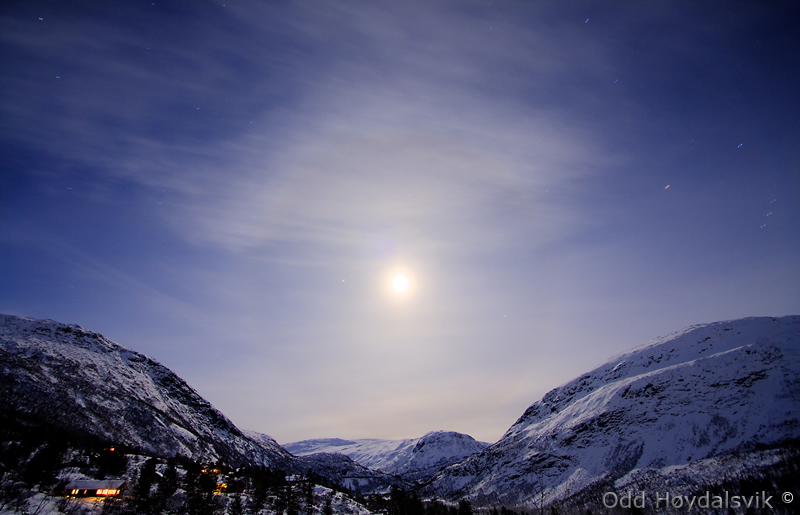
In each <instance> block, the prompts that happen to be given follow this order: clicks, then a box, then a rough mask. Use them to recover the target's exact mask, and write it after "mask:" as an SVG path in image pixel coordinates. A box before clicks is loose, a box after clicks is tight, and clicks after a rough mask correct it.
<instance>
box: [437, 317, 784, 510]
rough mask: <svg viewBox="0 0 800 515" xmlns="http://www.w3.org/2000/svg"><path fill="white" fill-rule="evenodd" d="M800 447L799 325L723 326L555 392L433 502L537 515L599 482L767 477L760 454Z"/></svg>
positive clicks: (693, 332)
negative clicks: (522, 509) (506, 507)
mask: <svg viewBox="0 0 800 515" xmlns="http://www.w3.org/2000/svg"><path fill="white" fill-rule="evenodd" d="M798 438H800V317H799V316H790V317H783V318H748V319H742V320H734V321H728V322H718V323H713V324H707V325H698V326H693V327H690V328H688V329H685V330H683V331H680V332H678V333H675V334H671V335H668V336H664V337H661V338H658V339H656V340H654V341H652V342H650V343H648V344H646V345H644V346H642V347H639V348H636V349H634V350H632V351H629V352H626V353H624V354H621V355H618V356H615V357H613V358H611V359H610V360H609V361H608V362H607V363H605V364H604V365H602V366H600V367H598V368H596V369H595V370H593V371H591V372H589V373H587V374H585V375H583V376H581V377H579V378H577V379H575V380H573V381H571V382H569V383H567V384H565V385H563V386H561V387H559V388H556V389H555V390H552V391H551V392H549V393H547V394H546V395H545V396H544V397H543V398H542V400H540V401H538V402H536V403H535V404H533V405H532V406H530V407H529V408H528V409H527V410H526V411H525V413H524V414H523V415H522V416H521V417H520V418H519V420H517V422H516V423H515V424H514V425H513V426H511V428H510V429H509V430H508V431H507V432H506V434H505V435H504V436H503V438H501V439H500V441H498V442H497V443H496V444H494V445H492V446H491V447H489V448H487V449H485V450H484V451H483V452H481V453H478V454H476V455H473V456H471V457H469V458H467V459H466V460H464V461H463V462H461V463H459V464H456V465H453V466H451V467H449V468H448V469H446V470H444V471H442V472H441V473H440V474H438V475H437V476H436V477H435V478H434V479H433V481H432V482H431V483H430V484H429V486H428V489H427V491H428V493H429V494H432V495H442V496H450V497H453V498H455V497H460V496H465V497H467V498H470V499H472V500H473V501H474V502H477V503H498V502H503V503H507V504H527V505H533V504H534V503H535V502H536V500H537V499H540V498H544V499H546V500H547V501H552V500H557V499H559V498H564V497H567V496H569V495H571V494H574V493H576V492H580V491H582V490H584V489H586V488H588V487H590V486H591V485H593V484H597V483H598V482H600V481H606V482H608V481H612V482H616V484H617V485H618V486H620V485H625V484H629V483H631V482H632V481H633V480H634V479H637V478H638V479H641V478H643V477H646V478H648V479H647V480H648V481H649V482H650V484H665V483H666V482H668V481H671V480H675V481H677V478H683V479H682V481H684V483H686V482H691V481H695V482H696V481H697V479H698V478H697V477H695V478H694V479H687V478H691V477H692V474H699V475H700V476H701V479H702V480H703V481H705V482H706V483H708V482H712V483H713V481H715V480H717V479H719V477H716V476H715V475H719V474H722V473H723V472H725V473H730V472H731V471H732V470H736V469H737V467H738V468H739V469H741V468H742V467H745V466H746V467H750V468H751V469H755V468H758V467H759V466H761V465H764V466H766V465H767V461H769V460H772V459H774V456H773V455H770V454H769V452H767V451H763V449H769V448H775V447H780V446H781V445H782V444H783V443H785V442H790V441H791V440H796V439H798ZM762 451H763V452H762ZM759 453H761V454H759ZM754 460H755V461H754ZM758 460H762V461H761V462H759V461H758ZM722 462H724V463H726V466H725V467H720V466H718V465H719V463H722ZM698 471H700V472H698ZM720 477H721V476H720Z"/></svg>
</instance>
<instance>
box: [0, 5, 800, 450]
mask: <svg viewBox="0 0 800 515" xmlns="http://www.w3.org/2000/svg"><path fill="white" fill-rule="evenodd" d="M791 4H792V3H791V2H749V1H748V2H744V1H742V2H736V1H724V2H722V1H720V2H695V3H688V2H683V1H675V2H664V1H652V2H640V1H638V0H637V1H630V2H605V3H600V2H522V1H520V2H509V1H504V0H491V1H488V0H487V1H455V0H450V1H447V0H443V1H437V2H429V1H425V2H422V1H420V2H414V1H403V2H400V1H395V2H390V1H366V0H363V1H342V2H322V1H298V2H292V1H284V2H256V1H252V2H251V1H239V0H234V1H228V0H223V1H213V2H211V1H174V0H170V1H155V2H152V1H144V2H139V1H127V2H78V1H70V2H55V1H52V2H44V1H36V0H32V1H31V0H26V1H19V2H3V4H2V6H1V7H0V66H1V68H0V70H2V72H1V75H0V131H1V132H0V155H1V156H2V159H0V174H1V175H0V260H2V261H0V265H1V266H2V274H0V312H4V313H10V314H18V315H23V316H32V317H38V318H52V319H56V320H59V321H62V322H68V323H77V324H80V325H82V326H84V327H86V328H88V329H91V330H95V331H99V332H101V333H103V334H105V335H106V336H108V337H109V338H111V339H113V340H115V341H117V342H120V343H122V344H124V345H126V346H128V347H130V348H133V349H135V350H138V351H141V352H144V353H146V354H149V355H151V356H153V357H154V358H156V359H158V360H159V361H161V362H162V363H164V364H165V365H167V366H168V367H170V368H172V369H173V370H174V371H176V372H177V373H178V374H179V375H181V376H182V377H184V378H185V379H187V381H189V383H190V384H191V385H193V386H194V387H195V388H196V389H197V390H198V391H199V392H200V393H201V394H202V395H203V396H205V397H206V398H208V399H209V400H210V401H211V402H212V403H214V404H215V405H216V406H217V407H218V408H220V409H221V410H222V411H223V412H224V413H225V414H226V415H228V416H229V417H230V418H231V419H232V420H233V421H234V422H235V423H236V424H238V425H239V426H240V427H243V428H248V429H253V430H258V431H262V432H265V433H268V434H271V435H272V436H274V437H275V438H277V439H278V441H280V442H283V443H285V442H289V441H295V440H300V439H305V438H316V437H342V438H360V437H376V438H401V437H416V436H421V435H422V434H424V433H425V432H427V431H431V430H437V429H444V430H455V431H461V432H466V433H469V434H471V435H473V436H475V437H476V438H479V439H482V440H486V441H495V440H497V439H498V438H499V437H500V436H501V435H502V433H503V432H504V431H505V429H507V428H508V427H509V426H510V425H511V424H512V423H513V422H514V420H515V419H516V418H517V417H518V416H519V415H520V414H521V413H522V411H523V410H524V409H525V407H527V406H528V405H529V404H531V403H533V402H534V401H536V400H538V399H539V398H540V397H541V395H543V394H544V393H545V392H546V391H548V390H550V389H552V388H554V387H556V386H558V385H559V384H561V383H563V382H566V381H567V380H570V379H572V378H573V377H574V376H576V375H578V374H580V373H582V372H584V371H586V370H588V369H590V368H591V367H593V366H595V365H597V364H598V363H600V362H602V361H604V360H605V358H607V357H608V356H610V355H612V354H615V353H617V352H621V351H623V350H626V349H628V348H630V347H633V346H635V345H639V344H642V343H645V342H646V341H647V340H649V339H650V338H653V337H656V336H659V335H662V334H664V333H668V332H671V331H675V330H679V329H681V328H683V327H685V326H687V325H691V324H695V323H704V322H712V321H717V320H723V319H732V318H740V317H746V316H760V315H773V316H777V315H788V314H798V313H800V267H798V263H800V238H798V236H800V231H798V228H799V227H800V208H799V207H798V198H800V101H798V92H800V75H799V74H800V39H799V38H798V36H797V27H798V26H800V17H798V10H797V8H796V7H790V6H791ZM397 266H402V267H405V269H407V270H408V271H409V272H410V273H411V274H413V278H414V281H415V289H414V291H413V292H412V293H411V294H410V295H406V296H405V297H404V298H402V299H401V298H397V297H398V296H397V295H395V294H391V293H387V292H386V291H384V290H385V281H386V274H388V273H389V272H390V270H393V269H394V268H395V267H397Z"/></svg>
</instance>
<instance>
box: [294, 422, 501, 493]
mask: <svg viewBox="0 0 800 515" xmlns="http://www.w3.org/2000/svg"><path fill="white" fill-rule="evenodd" d="M488 446H489V444H488V443H485V442H479V441H477V440H475V439H474V438H472V437H471V436H469V435H465V434H463V433H456V432H454V431H432V432H430V433H427V434H426V435H425V436H423V437H421V438H411V439H405V440H379V439H362V440H342V439H339V438H325V439H319V440H303V441H301V442H293V443H289V444H286V445H285V446H284V448H285V449H286V450H288V451H289V452H291V453H292V454H294V455H296V456H308V455H313V454H315V453H338V454H344V455H345V456H348V457H350V458H351V459H352V460H353V461H355V462H356V463H359V464H360V465H363V466H365V467H368V468H371V469H374V470H378V471H381V472H384V473H387V474H393V475H397V476H400V477H402V478H403V479H404V480H406V481H425V480H427V479H429V478H430V477H431V476H433V474H435V473H436V472H438V471H439V470H440V469H442V468H443V467H446V466H448V465H451V464H453V463H457V462H459V461H461V460H463V459H464V458H466V457H467V456H470V455H472V454H475V453H476V452H478V451H481V450H483V449H485V448H486V447H488Z"/></svg>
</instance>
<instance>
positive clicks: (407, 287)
mask: <svg viewBox="0 0 800 515" xmlns="http://www.w3.org/2000/svg"><path fill="white" fill-rule="evenodd" d="M416 289H417V279H416V277H415V275H414V274H413V273H412V272H411V270H409V269H408V268H406V267H404V266H396V267H394V268H391V269H390V270H387V271H386V273H385V275H384V276H383V279H382V280H381V290H382V291H383V295H384V297H385V298H386V299H387V300H389V301H390V302H392V303H400V304H404V303H406V302H408V301H409V300H411V298H412V297H414V296H415V293H416Z"/></svg>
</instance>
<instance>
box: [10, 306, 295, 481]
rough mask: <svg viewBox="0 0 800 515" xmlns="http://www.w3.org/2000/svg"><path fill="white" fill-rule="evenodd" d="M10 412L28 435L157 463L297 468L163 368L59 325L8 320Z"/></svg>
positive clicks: (74, 328) (95, 336) (73, 327)
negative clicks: (33, 428) (98, 443)
mask: <svg viewBox="0 0 800 515" xmlns="http://www.w3.org/2000/svg"><path fill="white" fill-rule="evenodd" d="M0 409H1V410H2V411H3V415H4V416H5V417H6V418H5V419H6V420H12V421H15V423H17V424H19V425H21V426H25V425H37V426H41V425H45V426H49V427H53V429H54V430H62V431H66V432H68V433H70V434H75V435H77V436H80V435H81V434H90V435H93V436H96V437H99V438H101V439H102V440H105V441H109V442H114V443H117V444H118V445H127V446H130V447H134V448H139V449H141V450H142V451H144V452H146V453H150V454H153V455H156V456H173V455H176V454H177V455H184V456H191V457H193V458H194V459H197V460H206V461H209V462H213V461H216V460H217V459H223V460H225V461H227V462H228V463H230V464H232V465H244V464H252V465H264V466H268V467H274V468H281V469H284V470H288V471H291V470H294V467H295V459H294V457H293V456H291V455H290V454H289V453H288V452H286V451H285V450H284V449H283V448H282V447H280V446H279V445H278V444H277V443H276V442H275V441H274V440H271V439H269V438H261V439H254V438H252V437H250V436H248V435H245V434H243V433H242V431H240V430H239V429H238V428H237V427H236V426H235V425H233V423H231V421H230V420H228V419H227V418H226V417H225V416H224V415H223V414H222V413H220V412H219V411H217V410H216V409H215V408H214V407H213V406H212V405H211V404H209V403H208V401H206V400H205V399H203V398H202V397H201V396H200V395H199V394H198V393H197V392H196V391H195V390H194V389H192V388H191V387H190V386H189V385H188V384H186V382H185V381H183V380H182V379H181V378H180V377H178V376H177V375H175V374H174V373H173V372H172V371H170V370H169V369H167V368H166V367H164V366H163V365H161V364H159V363H157V362H156V361H154V360H152V359H151V358H149V357H147V356H144V355H142V354H139V353H138V352H134V351H132V350H130V349H127V348H125V347H123V346H121V345H119V344H117V343H114V342H112V341H110V340H108V339H106V338H105V337H103V336H101V335H99V334H97V333H93V332H90V331H86V330H85V329H83V328H82V327H80V326H77V325H66V324H61V323H58V322H54V321H52V320H36V319H31V318H21V317H16V316H11V315H0Z"/></svg>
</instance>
